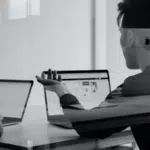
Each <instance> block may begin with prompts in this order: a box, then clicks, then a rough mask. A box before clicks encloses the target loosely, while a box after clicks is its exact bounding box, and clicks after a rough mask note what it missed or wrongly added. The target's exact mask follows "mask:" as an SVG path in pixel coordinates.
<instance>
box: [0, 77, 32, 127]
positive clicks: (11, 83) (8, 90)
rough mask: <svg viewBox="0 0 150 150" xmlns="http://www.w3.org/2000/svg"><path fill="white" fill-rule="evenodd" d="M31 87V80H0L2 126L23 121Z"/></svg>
mask: <svg viewBox="0 0 150 150" xmlns="http://www.w3.org/2000/svg"><path fill="white" fill-rule="evenodd" d="M32 86H33V81H32V80H9V79H6V80H0V114H1V115H2V117H3V119H2V124H3V126H9V125H14V124H18V123H20V122H21V121H22V120H23V117H24V113H25V110H26V106H27V103H28V99H29V96H30V93H31V89H32Z"/></svg>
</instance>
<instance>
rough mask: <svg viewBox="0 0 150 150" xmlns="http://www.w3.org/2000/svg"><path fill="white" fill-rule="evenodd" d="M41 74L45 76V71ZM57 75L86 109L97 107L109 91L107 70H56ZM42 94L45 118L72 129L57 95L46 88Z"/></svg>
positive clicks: (52, 122) (56, 124)
mask: <svg viewBox="0 0 150 150" xmlns="http://www.w3.org/2000/svg"><path fill="white" fill-rule="evenodd" d="M43 74H44V75H45V78H47V71H44V72H43ZM57 75H61V78H62V83H65V85H66V86H67V88H68V89H69V91H70V92H71V93H72V94H73V95H75V96H76V97H77V98H78V100H79V101H80V103H81V104H82V106H83V107H84V109H87V110H88V109H92V108H94V107H97V106H98V105H99V104H100V103H102V102H103V101H104V100H105V98H106V97H107V95H108V94H109V93H110V92H111V86H110V78H109V72H108V70H69V71H67V70H64V71H57ZM44 96H45V104H46V112H47V120H48V121H49V122H50V123H51V124H53V125H55V126H59V127H63V128H68V129H72V124H71V122H70V121H69V120H68V119H67V118H66V117H65V116H64V113H63V110H62V107H61V106H60V102H59V98H58V96H57V95H56V94H55V93H54V92H51V91H48V90H46V89H44ZM73 107H74V106H73ZM75 107H76V108H77V109H80V107H79V108H78V106H75Z"/></svg>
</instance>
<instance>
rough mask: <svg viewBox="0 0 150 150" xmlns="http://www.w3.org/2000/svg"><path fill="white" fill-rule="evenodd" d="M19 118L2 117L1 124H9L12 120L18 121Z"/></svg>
mask: <svg viewBox="0 0 150 150" xmlns="http://www.w3.org/2000/svg"><path fill="white" fill-rule="evenodd" d="M20 120H21V119H19V118H13V117H4V118H3V120H2V124H9V123H13V122H19V121H20Z"/></svg>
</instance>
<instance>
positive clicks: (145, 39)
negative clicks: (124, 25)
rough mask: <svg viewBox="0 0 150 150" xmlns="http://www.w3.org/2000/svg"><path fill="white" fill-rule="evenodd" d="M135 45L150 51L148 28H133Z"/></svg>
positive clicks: (149, 31) (149, 32)
mask: <svg viewBox="0 0 150 150" xmlns="http://www.w3.org/2000/svg"><path fill="white" fill-rule="evenodd" d="M134 32H135V35H136V45H137V47H140V48H144V49H145V50H148V51H150V29H135V30H134Z"/></svg>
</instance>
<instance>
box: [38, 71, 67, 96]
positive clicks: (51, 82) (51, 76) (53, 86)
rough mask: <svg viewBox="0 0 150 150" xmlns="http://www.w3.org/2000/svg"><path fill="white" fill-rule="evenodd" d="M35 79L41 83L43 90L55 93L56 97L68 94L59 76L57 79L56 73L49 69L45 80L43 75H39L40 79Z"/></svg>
mask: <svg viewBox="0 0 150 150" xmlns="http://www.w3.org/2000/svg"><path fill="white" fill-rule="evenodd" d="M36 79H37V81H38V82H39V83H41V84H42V85H43V86H44V88H46V89H47V90H49V91H53V92H55V93H56V94H57V95H58V97H61V96H63V95H64V94H67V93H69V91H68V89H67V88H66V87H65V85H64V84H62V83H61V82H60V81H61V76H60V75H59V76H58V78H57V72H56V71H52V70H51V69H49V70H48V77H47V79H45V77H44V74H43V73H42V74H41V77H39V76H36Z"/></svg>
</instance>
